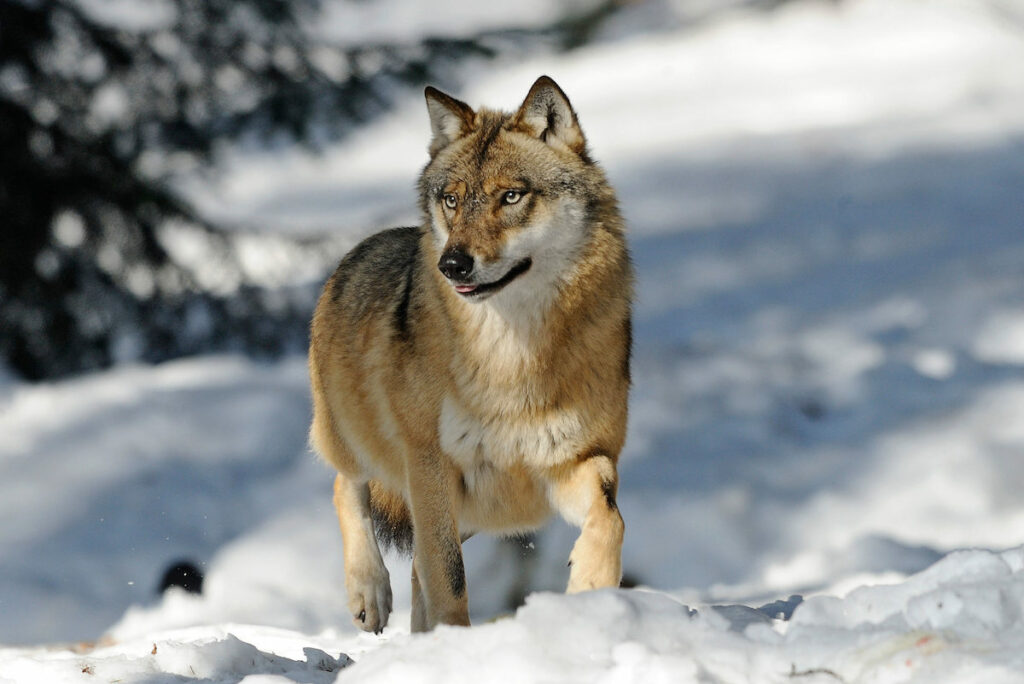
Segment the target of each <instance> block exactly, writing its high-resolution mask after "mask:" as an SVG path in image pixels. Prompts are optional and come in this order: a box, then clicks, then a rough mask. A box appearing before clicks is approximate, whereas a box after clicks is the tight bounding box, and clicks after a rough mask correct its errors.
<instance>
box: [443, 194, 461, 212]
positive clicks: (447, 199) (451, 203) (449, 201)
mask: <svg viewBox="0 0 1024 684" xmlns="http://www.w3.org/2000/svg"><path fill="white" fill-rule="evenodd" d="M444 206H446V207H448V208H449V209H454V208H455V207H457V206H459V198H458V197H456V196H455V195H453V194H452V193H450V192H449V193H445V196H444Z"/></svg>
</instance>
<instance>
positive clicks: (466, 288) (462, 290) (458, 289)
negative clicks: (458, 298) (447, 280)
mask: <svg viewBox="0 0 1024 684" xmlns="http://www.w3.org/2000/svg"><path fill="white" fill-rule="evenodd" d="M475 289H476V285H456V286H455V291H456V292H458V293H460V294H466V293H467V292H472V291H473V290H475Z"/></svg>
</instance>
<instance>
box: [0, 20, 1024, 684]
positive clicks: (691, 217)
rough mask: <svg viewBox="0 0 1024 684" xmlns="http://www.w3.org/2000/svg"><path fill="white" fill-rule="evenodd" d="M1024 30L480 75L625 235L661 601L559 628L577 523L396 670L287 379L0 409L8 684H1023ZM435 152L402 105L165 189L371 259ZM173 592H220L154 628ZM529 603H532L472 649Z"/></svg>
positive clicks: (182, 370)
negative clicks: (548, 125) (192, 573)
mask: <svg viewBox="0 0 1024 684" xmlns="http://www.w3.org/2000/svg"><path fill="white" fill-rule="evenodd" d="M676 4H678V5H679V6H680V8H681V7H682V6H683V5H684V4H685V3H676ZM1021 7H1022V5H1021V4H1019V3H1012V2H991V3H976V2H967V1H966V0H965V1H958V0H934V1H931V2H920V1H917V0H859V1H858V0H851V1H849V2H844V3H841V4H838V5H835V4H831V3H793V4H790V5H786V6H784V7H782V8H781V9H779V10H776V11H773V12H755V11H749V10H737V11H735V12H732V13H728V14H726V15H723V16H720V17H719V18H718V19H716V20H715V21H706V22H703V23H699V24H698V25H687V26H686V27H680V28H664V27H663V28H661V29H660V30H658V31H650V30H645V31H643V32H638V31H639V29H640V28H644V27H649V26H650V24H652V23H655V20H657V21H658V22H661V23H664V24H665V26H669V27H670V26H671V25H672V21H673V17H674V16H675V17H676V19H675V21H677V22H678V23H686V22H682V19H680V18H679V16H681V15H679V16H677V15H675V14H673V12H674V11H675V10H674V9H673V8H674V5H673V3H671V2H664V3H653V4H643V3H641V4H638V5H637V6H636V7H634V8H630V9H628V10H626V11H625V12H624V13H623V14H622V15H620V17H619V18H618V19H616V20H615V21H614V22H613V24H612V25H611V26H609V27H606V29H605V33H606V36H605V38H604V39H603V40H602V41H600V42H598V43H596V44H594V45H592V46H591V47H588V48H585V49H581V50H577V51H574V52H572V53H569V54H567V55H561V56H542V57H538V58H536V59H535V60H532V61H529V62H527V63H523V62H522V61H521V60H520V61H518V62H517V63H515V64H508V63H502V62H500V61H499V62H496V63H493V64H491V65H490V66H488V67H487V68H486V69H484V68H482V67H476V68H474V69H473V70H467V71H466V73H465V74H463V75H462V78H463V79H464V80H465V82H466V88H465V89H464V90H463V91H461V92H459V93H457V94H458V95H460V96H461V97H462V98H463V99H466V100H467V101H469V102H471V103H474V104H475V103H487V104H492V105H501V106H505V107H513V106H515V105H516V104H517V103H518V101H519V100H520V99H521V98H522V96H523V95H524V94H525V92H526V90H527V88H528V87H529V85H530V83H531V82H532V81H533V79H534V78H535V77H536V76H537V75H538V74H540V73H548V74H550V75H551V76H553V77H554V78H555V79H556V80H557V81H558V82H559V83H560V85H561V86H562V87H563V88H564V89H565V90H566V92H567V93H568V94H569V96H570V97H571V98H572V100H573V103H574V105H575V106H576V108H577V110H578V111H579V113H580V117H581V121H582V124H583V126H584V130H585V131H586V132H587V134H588V136H589V139H590V141H591V145H592V148H593V150H594V153H595V156H596V157H597V158H598V159H600V160H601V161H602V162H603V163H604V165H605V167H606V168H607V169H608V171H609V174H610V176H611V177H612V179H613V181H614V182H615V184H616V186H617V188H618V191H619V196H620V200H621V203H622V205H623V208H624V210H625V212H626V214H627V216H628V217H629V219H630V224H631V226H630V227H631V232H632V247H633V252H634V257H635V262H636V266H637V272H638V275H639V288H638V295H639V297H638V302H637V310H636V321H635V323H636V356H635V373H634V377H635V388H634V392H633V398H632V414H631V416H632V418H631V426H630V436H629V441H628V444H627V448H626V451H625V453H624V454H623V460H622V490H621V495H620V506H621V509H622V511H623V515H624V517H625V519H626V523H627V535H626V547H625V552H624V564H625V570H626V573H627V575H628V576H629V577H630V578H631V579H632V580H634V581H635V582H637V583H639V584H640V585H641V586H642V587H643V588H642V589H635V590H621V591H616V592H613V591H605V592H596V593H593V594H588V595H580V596H571V597H566V596H561V595H557V594H553V593H544V592H547V591H557V590H558V589H560V588H561V587H562V586H563V585H564V582H565V580H566V578H567V571H566V569H565V567H564V559H565V556H566V554H567V552H568V550H569V548H570V546H571V541H572V538H573V535H574V531H573V530H571V529H570V528H568V527H567V526H565V525H563V524H560V523H555V524H553V525H552V526H551V527H550V528H549V529H547V530H546V531H545V533H543V534H542V535H541V536H540V537H539V538H538V539H537V540H536V542H535V546H536V548H535V549H534V550H533V551H532V552H531V553H530V554H529V558H530V559H531V560H529V561H528V562H525V563H524V562H522V560H521V559H520V558H519V556H521V554H524V553H526V550H523V549H518V548H516V547H514V546H511V545H509V544H500V543H496V542H493V541H489V540H486V539H482V538H475V539H472V540H470V541H469V542H468V543H467V544H466V554H467V572H468V580H469V585H470V597H471V610H472V612H473V615H474V619H475V620H476V622H477V624H478V626H476V627H474V628H472V629H470V630H465V629H454V628H451V629H439V630H437V631H435V632H434V633H432V634H429V635H420V636H410V635H409V634H408V629H407V625H408V594H409V589H408V586H407V584H408V561H404V560H402V559H397V558H395V559H390V562H389V564H390V566H391V575H392V580H393V584H394V589H395V594H396V604H397V613H396V615H395V616H394V617H393V620H392V623H391V626H389V628H388V630H387V631H386V632H385V634H384V635H383V637H377V636H373V635H366V634H362V633H358V632H356V631H355V630H354V628H352V627H350V626H349V624H348V616H347V615H346V611H345V609H344V589H343V582H342V565H341V549H340V544H341V540H340V535H339V534H338V533H337V531H336V524H335V521H334V518H333V511H332V509H331V506H330V478H331V476H330V473H329V471H328V470H327V469H326V468H325V467H324V466H322V465H321V464H319V463H317V462H316V461H315V460H314V459H313V457H312V456H311V455H310V454H309V453H308V452H307V451H306V449H305V430H306V426H307V422H308V414H309V406H308V389H307V385H306V378H305V368H304V362H303V360H302V359H298V358H294V359H286V360H283V361H281V362H278V363H274V364H260V363H256V362H252V361H249V360H245V359H241V358H237V357H208V358H199V359H190V360H182V361H177V362H172V363H167V364H164V365H161V366H158V367H154V368H144V367H122V368H117V369H115V370H112V371H110V372H107V373H101V374H96V375H92V376H88V377H82V378H78V379H74V380H68V381H64V382H59V383H52V384H44V385H35V386H30V385H23V384H19V383H17V382H15V381H13V380H10V379H5V378H3V377H0V435H2V437H0V521H3V522H2V523H0V643H6V644H12V645H11V646H8V647H0V682H2V683H3V684H6V682H8V681H10V682H18V683H19V684H20V683H22V682H64V681H68V682H70V681H75V682H78V681H103V682H109V681H123V682H146V683H147V684H163V683H165V682H167V683H170V682H189V681H202V682H218V683H219V682H232V683H233V682H240V681H243V680H244V681H245V682H246V683H247V684H271V683H273V684H285V683H287V682H331V681H334V680H335V678H337V679H338V680H339V681H385V682H390V681H395V682H399V681H400V682H409V681H414V682H462V681H465V682H479V681H515V682H519V681H522V682H541V681H606V682H620V681H644V682H661V681H665V682H686V681H723V682H744V681H759V682H760V681H764V682H778V681H789V680H792V681H804V682H835V681H842V682H882V681H918V682H942V681H949V682H965V681H977V682H1024V547H1022V546H1021V544H1024V78H1022V77H1021V74H1022V72H1021V70H1020V69H1019V68H1018V65H1021V64H1024V32H1022V31H1021V24H1020V23H1019V22H1015V21H1014V20H1013V18H1014V17H1016V18H1017V19H1018V20H1019V19H1020V18H1021V17H1024V12H1022V11H1021ZM682 11H683V10H682V9H679V10H678V12H682ZM427 135H428V125H427V122H426V115H425V113H424V111H423V103H422V100H421V98H420V97H419V96H418V95H415V96H409V98H408V99H407V100H406V101H405V102H404V103H403V104H402V105H401V106H399V107H398V108H397V109H396V111H395V112H394V113H393V114H391V115H389V116H388V117H387V118H385V119H381V120H380V121H378V122H376V123H374V124H372V125H370V126H368V127H366V128H365V129H364V130H363V131H361V132H360V133H358V134H356V135H354V136H352V137H350V138H349V139H347V140H346V141H345V142H344V144H340V145H338V146H336V147H334V148H331V149H329V150H327V151H326V152H325V153H324V154H323V155H322V156H319V157H317V156H311V155H310V154H309V153H308V152H306V151H304V150H300V149H296V150H293V151H291V152H281V151H275V152H274V153H272V154H271V153H267V154H265V155H261V154H259V153H256V152H253V151H252V150H251V149H250V150H244V151H239V152H238V153H236V154H235V155H233V156H232V155H231V154H228V155H227V156H226V157H225V158H224V159H223V160H222V164H221V166H220V167H219V169H218V170H217V174H218V175H215V176H214V177H213V178H212V179H211V178H210V177H209V176H204V178H203V179H202V180H201V181H198V180H192V181H190V180H189V179H182V180H181V181H180V187H181V188H182V189H183V190H184V191H185V192H186V193H187V194H188V195H189V196H190V197H191V198H193V199H194V200H195V201H196V203H197V204H198V206H199V207H200V208H201V209H202V210H203V211H204V212H206V213H207V214H208V215H209V216H210V217H211V218H214V219H215V220H219V221H223V222H226V223H230V224H234V225H240V226H241V225H257V224H258V225H264V226H269V227H271V228H274V229H276V230H280V231H293V230H298V231H302V232H311V231H317V230H323V229H324V227H327V226H330V227H332V228H335V229H336V230H337V231H339V233H337V234H336V235H335V236H334V237H335V238H337V240H338V242H339V244H345V243H346V240H348V242H349V243H354V242H355V241H356V240H358V239H359V238H360V237H362V236H363V235H365V234H367V233H368V232H370V231H371V230H372V229H374V228H375V227H379V226H381V225H384V224H389V223H399V222H409V221H414V220H415V212H414V206H415V198H414V196H413V192H412V187H413V183H414V180H415V176H416V173H417V172H418V169H419V167H420V166H421V165H422V164H423V163H424V162H425V159H426V158H425V147H426V142H427ZM339 256H340V254H339ZM254 258H255V257H254ZM965 548H971V549H976V550H973V551H957V549H965ZM179 558H190V559H193V560H195V561H197V562H199V563H201V564H203V566H204V568H205V570H206V573H207V577H206V586H205V591H204V593H203V595H202V596H201V597H195V596H192V595H186V594H184V593H182V592H177V591H171V592H169V593H168V594H166V595H165V597H164V598H163V599H162V600H158V599H157V598H156V597H155V592H154V588H155V585H156V583H157V581H158V580H159V577H160V574H161V573H162V571H163V569H164V568H165V567H166V566H167V565H168V564H169V563H171V562H173V561H175V560H177V559H179ZM516 568H526V569H528V570H529V571H530V573H531V574H530V578H529V586H530V588H531V589H532V590H534V591H538V592H540V593H536V594H534V595H533V596H531V597H530V598H529V600H528V602H527V605H526V606H525V607H524V608H522V609H520V610H519V611H518V612H517V613H516V614H515V615H514V616H511V617H506V618H504V619H498V620H497V621H494V622H488V620H491V619H492V618H494V617H495V616H496V615H497V614H499V613H500V611H502V605H503V598H504V595H505V593H506V592H508V591H509V588H510V586H511V584H512V582H513V579H514V578H513V573H514V570H515V569H516ZM794 594H796V595H800V596H802V597H803V600H802V601H801V600H800V599H799V598H795V599H792V600H790V599H789V597H790V596H792V595H794ZM687 606H688V607H689V608H687ZM780 616H781V617H780ZM100 637H104V638H103V639H102V640H100V641H99V643H98V644H97V645H96V646H94V647H89V646H86V645H81V644H78V643H77V642H81V641H86V640H88V641H94V640H98V639H100ZM42 643H45V644H46V645H45V646H40V645H39V644H42ZM68 643H75V644H76V645H75V646H69V645H67V644H68ZM341 654H345V656H346V657H342V656H341ZM349 658H351V660H353V661H356V662H355V664H352V665H349V664H348V662H349V660H348V659H349Z"/></svg>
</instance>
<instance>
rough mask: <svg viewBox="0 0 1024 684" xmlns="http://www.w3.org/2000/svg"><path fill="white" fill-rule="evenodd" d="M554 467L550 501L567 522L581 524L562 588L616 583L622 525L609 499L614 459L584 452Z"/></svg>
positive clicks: (615, 478) (615, 479)
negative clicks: (567, 464)
mask: <svg viewBox="0 0 1024 684" xmlns="http://www.w3.org/2000/svg"><path fill="white" fill-rule="evenodd" d="M559 470H560V472H559V473H558V475H557V477H556V479H555V482H554V483H553V486H552V496H551V499H552V503H554V505H555V507H556V508H557V509H558V511H559V512H560V513H561V514H562V516H563V517H564V518H565V519H566V520H567V521H568V522H570V523H572V524H574V525H578V526H579V527H580V528H581V531H580V536H579V538H578V539H577V540H576V544H575V545H574V546H573V548H572V553H570V554H569V565H570V567H571V570H570V572H569V586H568V587H567V588H566V591H567V592H568V593H570V594H572V593H575V592H578V591H586V590H587V589H598V588H601V587H617V586H619V582H620V581H621V580H622V536H623V533H624V531H625V526H624V524H623V522H622V515H621V514H620V513H619V507H618V505H617V504H616V502H615V494H616V491H617V489H618V483H619V478H618V473H617V472H616V470H615V462H614V461H613V460H612V459H611V458H609V457H608V456H603V455H596V456H587V457H585V458H583V459H582V460H580V461H577V462H576V463H574V464H572V465H570V466H566V467H564V468H562V469H559Z"/></svg>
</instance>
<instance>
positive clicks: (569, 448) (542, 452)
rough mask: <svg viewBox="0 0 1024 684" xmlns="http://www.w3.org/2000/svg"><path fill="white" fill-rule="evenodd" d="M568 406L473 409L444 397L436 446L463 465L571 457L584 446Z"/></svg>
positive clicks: (578, 420) (539, 464)
mask: <svg viewBox="0 0 1024 684" xmlns="http://www.w3.org/2000/svg"><path fill="white" fill-rule="evenodd" d="M583 423H584V421H583V419H582V417H581V416H580V415H579V413H578V412H577V411H574V410H572V409H560V410H551V411H548V412H546V413H544V414H543V415H541V416H528V415H523V414H517V413H515V412H514V411H506V412H500V411H495V412H492V413H485V412H482V411H472V410H470V409H468V408H466V407H465V406H463V405H462V404H461V403H459V401H458V400H456V399H454V398H452V397H447V398H446V399H445V400H444V403H443V404H442V408H441V416H440V419H439V423H438V431H439V436H440V442H441V449H442V450H443V451H444V452H445V453H446V454H447V455H448V456H449V457H450V458H451V459H452V460H453V461H455V463H456V464H457V465H459V466H460V467H462V468H463V469H464V470H474V469H476V468H479V467H480V466H481V465H484V464H489V465H493V466H495V467H498V468H502V469H507V468H511V467H513V466H515V465H519V464H521V465H526V466H529V467H535V468H548V467H552V466H555V465H558V464H559V463H562V462H564V461H566V460H569V459H571V458H574V457H576V456H577V455H578V454H580V453H581V452H582V451H583V450H584V449H585V448H586V443H585V440H586V434H585V425H584V424H583Z"/></svg>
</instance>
